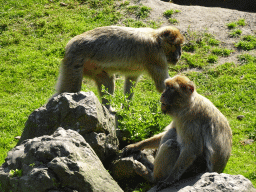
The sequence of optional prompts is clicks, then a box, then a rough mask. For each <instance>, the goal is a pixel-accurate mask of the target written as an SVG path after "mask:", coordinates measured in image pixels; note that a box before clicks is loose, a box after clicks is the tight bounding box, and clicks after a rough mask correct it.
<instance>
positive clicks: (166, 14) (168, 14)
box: [163, 9, 174, 17]
mask: <svg viewBox="0 0 256 192" xmlns="http://www.w3.org/2000/svg"><path fill="white" fill-rule="evenodd" d="M172 14H174V10H173V9H170V10H167V11H165V12H164V13H163V15H164V16H165V17H170V16H171V15H172Z"/></svg>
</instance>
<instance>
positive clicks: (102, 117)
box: [17, 92, 119, 161]
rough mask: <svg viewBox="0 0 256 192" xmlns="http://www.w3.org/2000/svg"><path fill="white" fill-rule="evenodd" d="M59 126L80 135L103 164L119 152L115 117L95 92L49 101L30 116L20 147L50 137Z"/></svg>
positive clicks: (61, 95) (72, 94)
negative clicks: (24, 143) (33, 140)
mask: <svg viewBox="0 0 256 192" xmlns="http://www.w3.org/2000/svg"><path fill="white" fill-rule="evenodd" d="M58 127H63V128H64V129H72V130H75V131H77V132H79V133H80V134H81V135H82V136H83V137H84V138H85V139H86V141H87V142H88V143H89V144H90V145H91V146H92V148H93V149H94V150H95V152H96V154H97V155H98V156H99V158H100V159H101V160H102V161H104V160H105V159H106V158H108V157H109V156H111V155H114V154H115V153H116V152H117V151H118V145H119V142H118V139H117V137H116V130H115V128H116V124H115V117H114V115H111V114H110V113H109V111H108V110H107V109H106V108H105V107H104V106H103V105H101V103H100V102H99V100H98V98H97V97H96V96H95V95H94V93H93V92H79V93H62V94H60V95H58V96H56V97H53V98H52V99H50V100H49V102H48V103H47V104H46V105H44V106H42V107H40V108H39V109H36V110H35V111H34V112H32V114H31V115H30V116H29V118H28V120H27V122H26V124H25V128H24V131H23V133H22V135H21V138H20V141H19V142H18V144H17V145H20V144H21V143H22V142H23V141H24V140H26V139H31V138H35V137H40V136H43V135H51V134H53V132H54V131H56V129H57V128H58Z"/></svg>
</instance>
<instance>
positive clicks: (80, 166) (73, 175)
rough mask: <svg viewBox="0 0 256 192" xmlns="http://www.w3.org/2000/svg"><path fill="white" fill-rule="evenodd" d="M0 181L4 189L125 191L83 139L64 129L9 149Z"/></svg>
mask: <svg viewBox="0 0 256 192" xmlns="http://www.w3.org/2000/svg"><path fill="white" fill-rule="evenodd" d="M11 170H15V171H14V172H15V174H12V175H11V174H10V173H11V172H13V171H11ZM10 171H11V172H10ZM18 172H19V173H18ZM0 182H1V188H0V189H1V190H0V191H3V192H10V191H13V192H28V191H29V192H46V191H51V192H61V191H62V192H63V191H65V192H66V191H72V192H75V191H79V192H89V191H95V192H96V191H97V192H98V191H106V192H108V191H109V192H113V191H116V192H118V191H122V189H121V188H120V187H119V186H118V184H117V183H116V182H115V181H114V180H113V178H112V177H111V176H110V174H109V173H108V171H106V170H105V168H104V166H103V164H102V163H101V161H100V159H99V158H98V157H97V155H96V154H95V152H94V151H93V149H92V148H91V147H90V145H89V144H88V143H87V142H86V141H85V140H84V138H83V137H82V136H81V135H80V134H78V133H77V132H76V131H73V130H65V129H63V128H58V129H57V130H56V131H55V132H54V134H53V135H51V136H49V135H46V136H42V137H37V138H34V139H28V140H26V141H24V142H23V143H22V144H20V145H19V146H16V147H15V148H13V149H12V150H11V151H9V153H8V156H7V158H6V161H5V163H4V164H3V165H2V167H0Z"/></svg>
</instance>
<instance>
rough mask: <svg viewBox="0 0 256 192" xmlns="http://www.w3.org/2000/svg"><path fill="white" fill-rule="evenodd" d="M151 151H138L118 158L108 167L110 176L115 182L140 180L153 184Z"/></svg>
mask: <svg viewBox="0 0 256 192" xmlns="http://www.w3.org/2000/svg"><path fill="white" fill-rule="evenodd" d="M153 162H154V157H153V150H143V151H138V152H136V153H133V154H131V155H129V156H128V157H124V158H121V157H118V158H117V159H116V160H115V161H113V162H112V165H111V167H110V170H111V173H112V176H113V178H114V179H115V180H117V181H122V180H126V181H128V180H129V179H134V178H136V179H135V180H137V181H138V182H140V181H141V179H142V178H143V179H145V180H146V181H150V182H153V180H152V178H153V176H152V174H153V168H154V166H153Z"/></svg>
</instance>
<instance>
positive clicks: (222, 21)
mask: <svg viewBox="0 0 256 192" xmlns="http://www.w3.org/2000/svg"><path fill="white" fill-rule="evenodd" d="M253 1H255V2H256V0H253ZM131 2H133V4H138V5H141V4H142V5H145V6H147V7H150V8H152V10H151V13H150V16H149V19H151V20H154V21H160V22H163V24H162V26H165V25H173V24H170V23H169V21H168V19H167V18H165V17H164V16H163V12H165V11H166V10H169V9H173V10H176V9H177V10H180V11H181V12H180V13H175V14H173V15H172V18H175V19H177V20H178V24H175V26H176V27H177V28H179V29H180V30H181V32H182V33H186V32H187V31H188V29H190V30H192V31H199V32H208V33H211V34H213V35H214V36H215V38H216V39H218V40H220V41H221V42H222V43H221V46H223V47H226V48H229V49H234V50H235V52H234V53H233V54H231V56H229V57H223V58H221V59H220V60H219V61H218V64H222V63H225V62H231V61H233V62H235V63H236V61H237V58H236V57H237V55H240V54H242V53H243V52H244V51H242V50H238V49H236V48H235V47H234V43H235V42H238V40H239V39H240V37H238V38H232V37H230V36H229V33H230V32H231V30H230V29H228V27H227V25H226V24H227V23H230V22H235V21H238V20H239V19H245V21H246V23H247V24H246V26H243V27H242V26H239V27H238V28H240V29H241V30H242V35H241V36H243V35H249V34H250V35H255V34H256V7H255V12H249V11H247V12H246V11H239V10H235V9H229V8H221V7H204V6H193V5H178V4H175V3H171V2H164V1H160V0H139V1H138V0H135V1H131ZM192 2H193V1H192ZM255 4H256V3H255ZM248 53H250V54H255V55H256V50H252V51H249V52H248Z"/></svg>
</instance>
